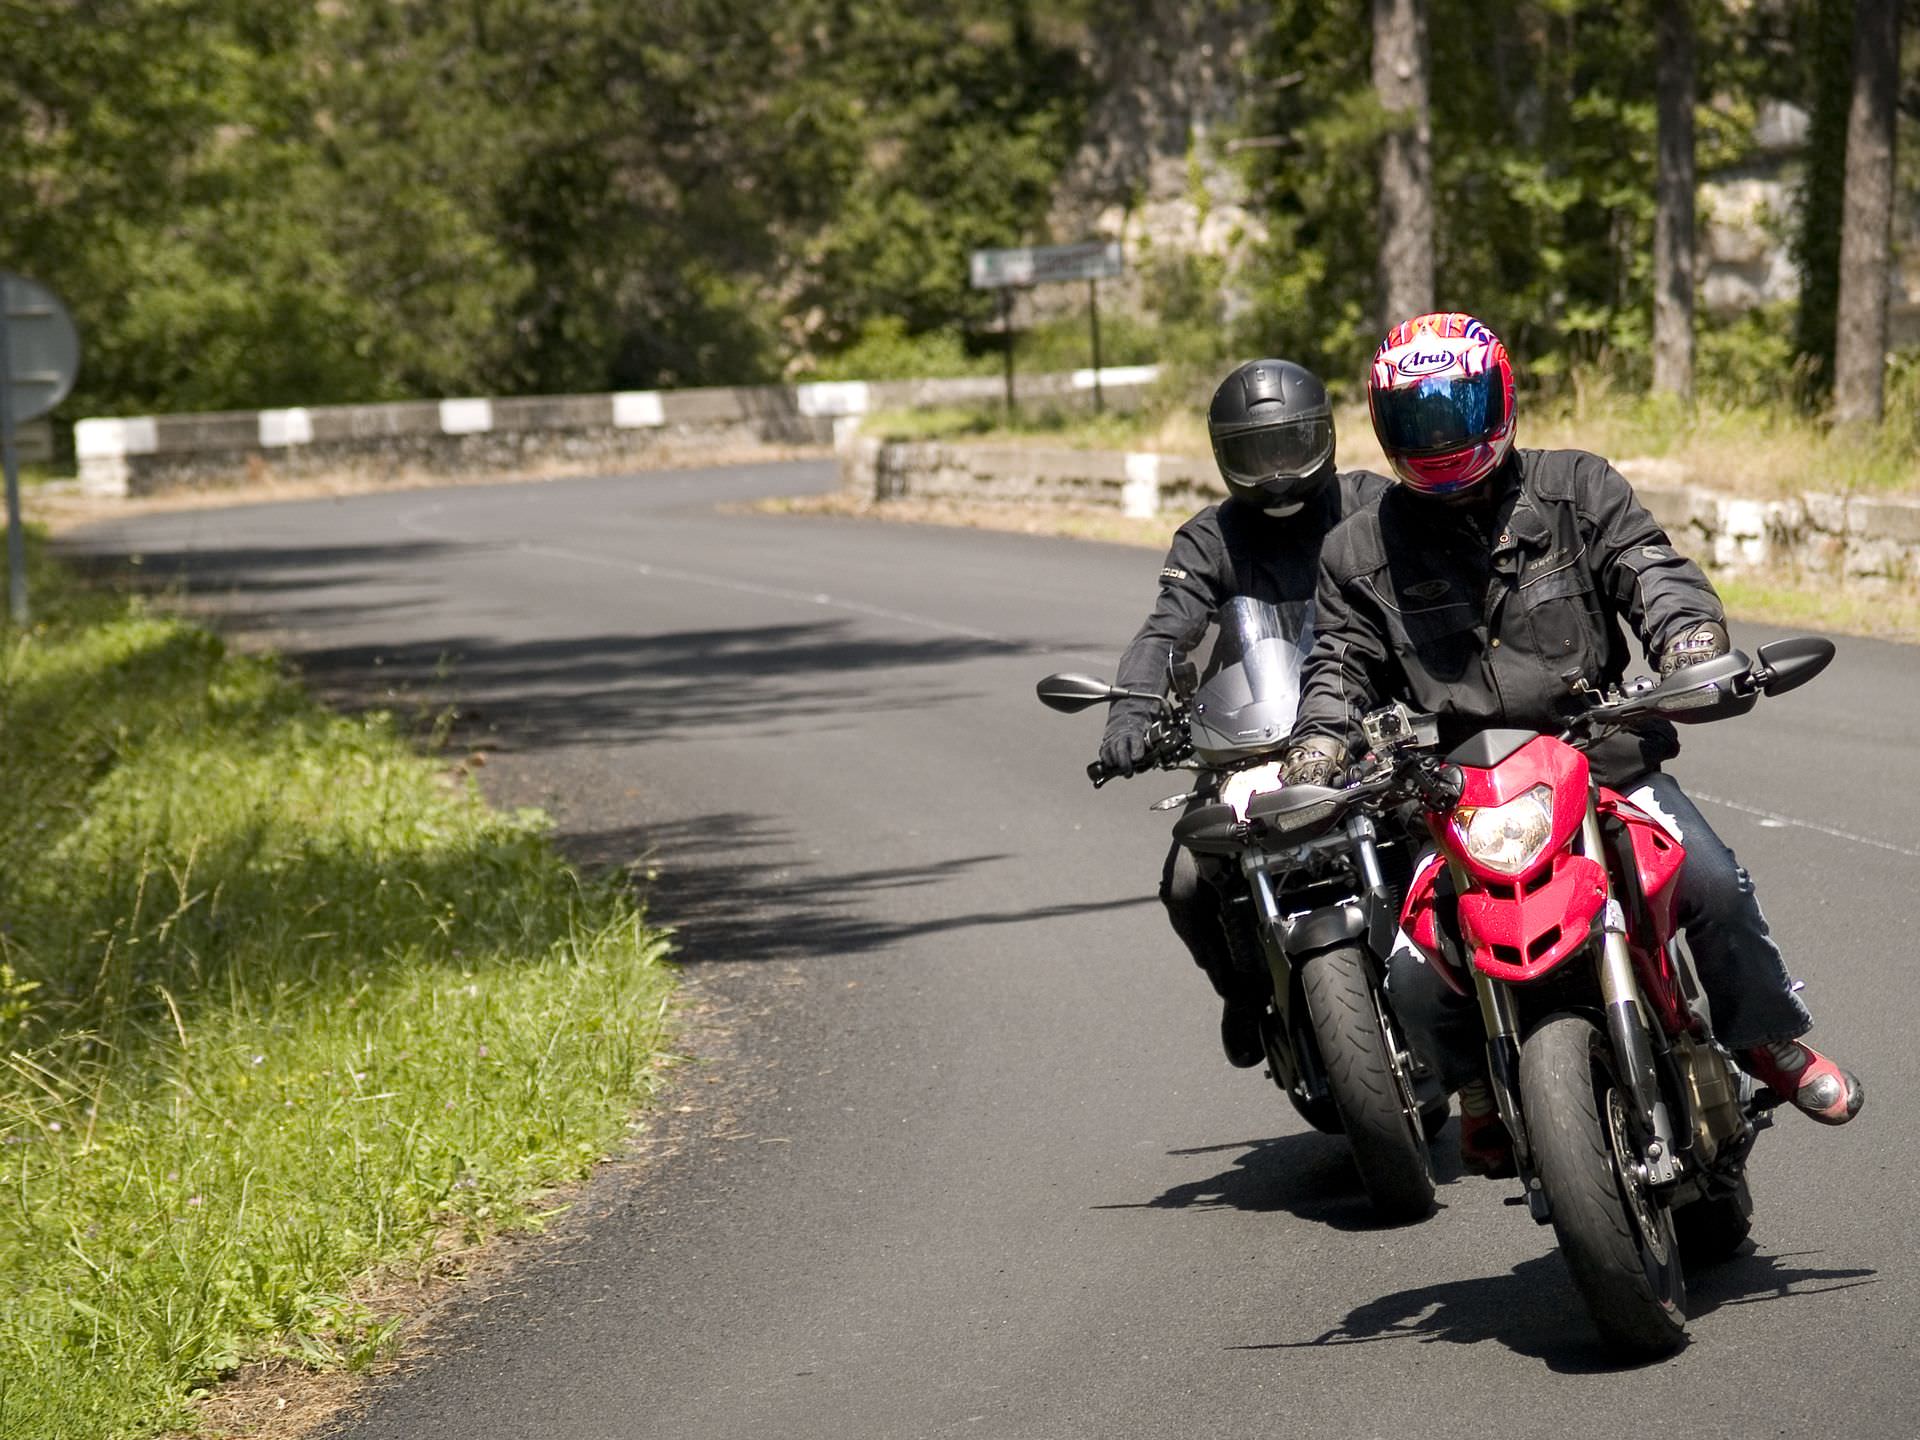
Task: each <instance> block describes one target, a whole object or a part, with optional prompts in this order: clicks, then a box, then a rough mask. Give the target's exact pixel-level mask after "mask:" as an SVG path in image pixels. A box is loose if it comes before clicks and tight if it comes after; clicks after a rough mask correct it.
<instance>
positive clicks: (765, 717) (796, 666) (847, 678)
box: [74, 541, 1039, 752]
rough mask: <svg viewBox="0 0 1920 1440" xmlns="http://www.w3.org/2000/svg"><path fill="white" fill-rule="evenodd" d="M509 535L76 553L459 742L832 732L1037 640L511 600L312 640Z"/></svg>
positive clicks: (362, 704) (388, 607)
mask: <svg viewBox="0 0 1920 1440" xmlns="http://www.w3.org/2000/svg"><path fill="white" fill-rule="evenodd" d="M499 548H502V547H500V546H490V545H472V544H466V543H457V544H456V543H453V542H438V541H419V542H411V541H396V542H391V543H385V544H365V545H325V546H310V547H298V546H289V547H284V548H283V547H267V546H236V547H232V548H226V549H222V548H218V547H205V548H194V549H172V550H140V551H137V552H136V551H135V550H133V549H131V548H127V549H119V550H110V549H99V548H96V549H92V550H88V551H85V552H80V553H77V554H76V555H75V557H74V558H75V559H76V561H77V563H80V564H82V565H84V566H86V567H87V568H89V569H91V570H93V571H95V572H96V573H100V574H106V575H112V576H113V577H115V578H116V579H118V580H121V581H128V582H131V583H133V584H135V585H137V586H139V587H141V588H146V589H151V590H161V591H166V590H171V591H177V592H181V593H183V594H184V596H185V598H186V603H187V604H188V605H189V607H190V608H191V609H193V610H195V611H196V612H198V613H200V614H203V615H205V616H207V617H208V618H210V619H212V620H213V621H215V622H216V623H217V624H218V625H219V626H220V628H222V629H223V630H226V631H228V632H229V633H237V634H241V635H245V634H249V633H252V634H256V635H265V636H267V637H269V638H271V639H272V640H273V641H274V642H275V643H278V644H281V645H284V646H285V647H286V649H287V653H288V655H289V658H290V659H292V660H293V661H294V663H295V664H297V665H298V667H299V668H300V670H301V672H302V673H303V674H304V675H305V676H306V677H307V679H308V681H309V683H310V684H311V685H312V687H313V688H314V689H315V690H316V691H317V692H318V693H319V694H320V695H321V696H322V697H323V698H324V699H325V700H327V701H328V702H329V703H330V704H333V705H335V706H338V707H340V708H345V709H360V708H368V707H380V708H389V709H398V710H403V711H415V712H421V713H433V712H438V711H442V710H445V709H448V708H449V707H451V708H452V709H454V710H455V711H456V712H457V719H458V721H459V722H460V726H461V728H460V730H459V731H458V732H457V733H458V735H459V737H460V738H461V739H465V740H478V739H481V738H487V739H490V740H492V741H494V742H497V743H501V744H506V745H510V746H512V747H514V748H516V749H521V750H525V751H529V752H531V751H537V750H542V749H549V748H554V747H558V746H562V745H578V744H623V743H629V742H633V741H638V740H645V739H650V738H654V737H657V736H661V735H665V734H671V733H677V732H682V731H686V730H689V729H694V728H709V729H711V728H719V727H727V728H742V729H751V730H752V731H753V732H754V734H755V735H756V736H758V737H762V738H766V739H769V740H772V739H777V738H778V737H779V736H781V735H783V734H787V733H791V732H793V731H794V730H797V729H799V728H801V727H803V726H804V727H806V728H808V729H810V730H814V731H818V730H819V729H821V728H822V727H823V725H826V726H830V725H831V724H832V722H833V718H834V717H835V716H837V715H845V716H849V717H851V716H853V715H855V714H871V713H875V712H878V711H883V710H885V711H897V710H911V709H919V708H922V707H926V706H931V705H938V704H940V703H943V702H945V701H947V700H950V699H952V698H954V695H953V692H951V691H943V690H941V689H939V688H938V687H937V686H936V685H933V684H930V683H929V681H928V679H927V677H928V675H929V674H930V673H932V672H936V671H938V670H939V669H940V668H941V667H944V666H949V665H954V664H959V663H963V662H966V661H969V660H974V659H977V658H980V657H982V656H987V655H1022V654H1030V653H1035V652H1036V650H1037V649H1038V648H1039V647H1036V646H1030V645H1026V644H1023V643H1019V642H1013V641H1004V640H994V639H984V638H975V637H971V636H966V635H945V634H928V635H920V636H909V637H898V636H874V635H871V634H862V633H860V631H859V629H858V628H857V622H856V621H854V620H852V619H848V618H838V617H836V618H831V619H826V618H823V619H821V620H818V621H801V622H794V623H786V624H778V625H765V626H757V627H727V628H723V627H714V628H710V629H694V630H680V631H671V632H666V633H651V634H650V633H635V631H610V632H605V633H598V634H591V635H575V636H564V637H555V638H525V637H522V636H520V635H516V634H514V633H512V626H513V625H514V623H515V622H514V619H513V617H512V616H511V615H508V616H507V617H506V618H505V619H504V620H502V621H501V622H500V623H501V625H502V627H503V629H502V633H495V634H488V633H484V632H482V631H479V630H476V629H463V630H462V631H461V632H459V633H450V634H442V635H434V636H430V637H424V638H409V639H407V640H404V641H400V642H398V643H356V644H344V645H335V646H314V645H312V644H311V643H310V639H311V637H313V636H315V635H319V634H324V633H326V632H328V631H330V630H331V631H334V632H336V633H337V632H338V631H339V630H340V629H341V628H342V627H343V626H351V625H354V624H355V623H357V622H373V621H376V620H382V619H384V618H386V617H390V616H392V615H394V614H395V613H397V612H399V611H402V610H407V609H416V608H418V607H419V606H420V605H421V604H423V603H424V602H425V600H426V599H428V598H430V595H429V592H428V591H424V590H423V589H422V588H421V586H422V584H423V581H422V578H421V576H422V572H423V570H425V569H426V568H427V567H428V566H430V564H431V562H433V561H435V560H437V559H440V558H443V557H446V556H451V555H456V554H457V555H458V556H459V558H461V559H463V560H480V561H482V562H483V561H484V555H485V553H486V552H487V551H488V550H493V549H499ZM506 548H511V547H506ZM136 554H137V562H136V559H135V556H136ZM434 593H437V591H436V592H434ZM349 596H350V597H353V598H351V599H348V598H346V597H349ZM411 628H413V629H414V630H415V631H416V632H417V631H418V630H419V629H420V628H423V627H421V626H420V625H419V624H418V623H417V622H416V623H415V624H414V625H413V626H412V627H411ZM636 628H637V629H638V628H639V627H636Z"/></svg>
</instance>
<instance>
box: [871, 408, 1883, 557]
mask: <svg viewBox="0 0 1920 1440" xmlns="http://www.w3.org/2000/svg"><path fill="white" fill-rule="evenodd" d="M840 456H841V474H842V479H843V482H844V484H845V486H846V488H847V489H848V490H849V491H850V492H853V493H856V494H858V495H860V496H861V497H863V498H865V497H871V498H872V499H874V500H879V501H885V500H890V499H894V498H898V497H913V498H917V499H938V500H985V501H994V502H999V503H1011V504H1031V505H1040V506H1046V505H1058V506H1076V507H1089V508H1112V509H1117V510H1119V511H1121V512H1122V513H1124V514H1126V515H1131V516H1137V517H1141V518H1149V517H1152V516H1154V515H1157V514H1162V513H1166V514H1172V515H1186V514H1190V513H1192V512H1193V511H1194V510H1197V509H1199V508H1200V507H1201V506H1202V505H1206V504H1209V503H1211V502H1213V501H1215V500H1219V499H1221V498H1223V497H1224V495H1225V494H1226V490H1225V487H1224V486H1223V485H1222V484H1221V482H1220V479H1219V476H1218V474H1217V473H1216V471H1215V470H1214V467H1213V464H1212V462H1211V461H1209V460H1202V459H1197V458H1195V457H1193V456H1188V455H1157V454H1151V453H1142V452H1132V453H1123V452H1119V451H1106V450H1068V449H1047V448H1042V447H1038V446H1027V445H1009V444H982V443H964V442H963V443H955V442H944V441H943V442H928V441H888V440H880V439H875V438H873V437H870V436H861V435H857V434H850V435H848V436H847V437H845V440H844V443H843V444H842V446H841V450H840ZM1620 469H1621V471H1622V472H1623V473H1624V474H1626V475H1627V477H1628V478H1629V479H1630V480H1632V481H1633V483H1634V488H1635V490H1636V492H1637V493H1638V494H1639V496H1640V499H1641V501H1642V503H1644V504H1645V505H1646V507H1647V508H1648V509H1649V510H1650V511H1652V512H1653V515H1654V517H1655V518H1656V519H1658V520H1659V521H1660V523H1661V524H1662V525H1664V526H1665V527H1666V528H1667V531H1668V533H1669V534H1670V535H1671V536H1672V537H1673V540H1674V543H1675V544H1676V545H1678V546H1679V547H1680V548H1681V549H1682V550H1685V551H1687V552H1688V553H1690V554H1694V555H1698V556H1699V557H1700V558H1701V559H1703V560H1707V561H1710V562H1711V563H1712V564H1714V565H1716V566H1719V567H1723V568H1726V569H1733V570H1753V569H1761V568H1778V567H1802V568H1805V569H1808V570H1812V571H1816V572H1818V573H1821V574H1826V575H1834V576H1844V577H1846V578H1849V579H1859V580H1868V581H1876V580H1878V581H1888V580H1904V579H1908V578H1910V577H1912V576H1914V575H1917V574H1920V501H1914V500H1903V499H1890V498H1869V497H1866V496H1859V495H1852V496H1849V495H1822V494H1810V495H1798V496H1794V497H1791V498H1789V499H1783V500H1756V499H1748V498H1746V497H1744V496H1737V495H1728V494H1725V493H1722V492H1719V491H1714V490H1709V489H1707V488H1705V487H1704V486H1699V485H1693V484H1690V483H1688V482H1687V480H1686V477H1685V475H1684V473H1683V472H1681V471H1680V470H1679V469H1678V467H1677V466H1674V465H1672V464H1671V463H1670V462H1665V461H1656V460H1643V461H1633V460H1627V461H1623V462H1621V465H1620Z"/></svg>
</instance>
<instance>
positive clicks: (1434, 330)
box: [1367, 311, 1514, 495]
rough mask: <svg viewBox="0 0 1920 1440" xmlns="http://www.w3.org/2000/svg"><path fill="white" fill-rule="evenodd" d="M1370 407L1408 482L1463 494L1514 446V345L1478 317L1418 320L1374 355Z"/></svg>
mask: <svg viewBox="0 0 1920 1440" xmlns="http://www.w3.org/2000/svg"><path fill="white" fill-rule="evenodd" d="M1367 408H1368V410H1369V411H1371V413H1372V415H1373V431H1374V434H1375V435H1376V436H1378V437H1379V440H1380V448H1381V450H1382V451H1384V452H1385V454H1386V457H1387V463H1388V464H1389V465H1391V466H1392V467H1393V473H1394V474H1395V475H1397V476H1399V477H1400V480H1401V482H1402V483H1403V484H1405V485H1407V486H1408V487H1410V488H1411V489H1414V490H1418V491H1420V492H1421V493H1422V494H1425V495H1457V494H1459V493H1460V492H1461V491H1463V490H1466V489H1469V488H1471V487H1472V486H1475V485H1478V484H1479V483H1480V482H1481V481H1483V480H1485V479H1486V478H1487V476H1489V475H1491V474H1492V473H1493V472H1494V471H1495V470H1497V469H1499V467H1500V462H1501V461H1502V460H1505V459H1506V458H1507V452H1508V451H1509V450H1510V449H1512V448H1513V428H1514V415H1513V365H1512V362H1511V361H1509V360H1508V359H1507V347H1506V346H1505V345H1503V344H1501V343H1500V337H1499V336H1498V335H1495V334H1494V333H1493V332H1492V331H1491V330H1489V329H1488V328H1487V327H1486V326H1485V325H1482V324H1481V323H1480V322H1479V321H1478V320H1476V319H1474V318H1473V316H1471V315H1463V314H1460V313H1459V312H1457V311H1454V312H1447V313H1440V314H1432V315H1417V316H1415V317H1414V318H1413V319H1411V320H1408V321H1405V322H1403V323H1401V324H1399V325H1396V326H1394V327H1393V329H1392V330H1390V331H1388V332H1387V338H1386V339H1385V340H1383V341H1381V342H1380V348H1379V349H1378V350H1376V351H1374V354H1373V373H1372V374H1371V376H1369V377H1368V381H1367Z"/></svg>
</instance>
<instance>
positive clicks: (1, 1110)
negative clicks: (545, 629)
mask: <svg viewBox="0 0 1920 1440" xmlns="http://www.w3.org/2000/svg"><path fill="white" fill-rule="evenodd" d="M34 581H35V592H36V593H35V603H36V607H37V613H38V614H40V615H42V616H45V617H46V618H45V619H44V620H42V622H41V623H40V624H39V625H38V626H37V627H36V628H35V629H34V631H33V632H32V633H30V634H26V635H19V634H10V635H9V636H8V637H7V638H6V644H5V649H4V652H3V653H0V766H4V776H5V783H4V785H0V1057H3V1058H0V1065H3V1066H4V1069H0V1435H5V1436H21V1437H27V1436H32V1437H47V1436H55V1435H59V1436H69V1435H70V1436H120V1435H126V1436H133V1435H144V1434H149V1433H151V1432H153V1431H154V1430H156V1429H159V1428H162V1427H165V1426H168V1425H171V1424H177V1423H181V1422H182V1421H183V1420H185V1419H186V1418H187V1417H188V1409H187V1405H186V1402H187V1400H188V1398H189V1397H190V1395H191V1394H192V1393H193V1392H194V1390H195V1389H196V1388H197V1387H200V1386H204V1385H205V1384H206V1383H208V1382H209V1381H211V1380H213V1379H215V1378H216V1377H218V1376H220V1375H221V1374H223V1373H225V1372H227V1371H228V1370H230V1369H232V1368H233V1367H234V1366H235V1365H237V1364H238V1363H240V1362H241V1361H242V1360H244V1359H246V1358H248V1357H251V1356H259V1355H264V1354H273V1353H285V1354H292V1355H295V1356H299V1357H303V1358H305V1359H308V1360H310V1361H312V1362H314V1363H319V1364H328V1365H332V1364H360V1363H364V1361H365V1360H366V1359H367V1358H369V1356H371V1355H372V1354H373V1353H374V1351H375V1350H376V1349H377V1348H378V1346H379V1344H380V1343H381V1341H382V1339H383V1338H384V1336H385V1334H386V1331H387V1329H388V1322H386V1321H385V1320H383V1318H382V1317H380V1316H377V1315H374V1314H372V1313H370V1312H369V1311H368V1310H367V1309H365V1308H364V1306H363V1305H362V1304H361V1303H360V1302H359V1301H358V1300H357V1299H356V1295H357V1294H359V1293H360V1290H359V1287H360V1286H361V1284H362V1283H363V1282H364V1280H365V1279H366V1277H367V1276H368V1275H369V1273H370V1272H371V1271H372V1270H373V1269H374V1268H375V1267H377V1266H381V1265H386V1264H393V1263H401V1264H408V1263H425V1262H426V1261H427V1259H428V1258H429V1256H430V1255H431V1253H432V1252H433V1250H434V1248H435V1247H436V1245H437V1244H438V1243H440V1241H441V1240H442V1239H443V1238H444V1236H445V1235H446V1233H447V1231H448V1227H454V1229H456V1230H457V1231H464V1232H465V1233H467V1234H469V1235H478V1234H481V1233H484V1232H486V1231H488V1230H490V1229H491V1228H493V1227H496V1226H502V1225H512V1224H518V1223H524V1222H526V1221H528V1220H529V1219H530V1218H531V1217H532V1216H533V1214H534V1210H533V1207H534V1206H535V1205H536V1204H537V1197H538V1195H539V1193H540V1191H541V1190H542V1188H543V1187H548V1186H551V1185H553V1184H555V1183H556V1182H560V1181H564V1180H567V1179H569V1178H573V1177H576V1176H578V1175H580V1174H581V1173H582V1172H583V1171H584V1170H585V1169H586V1168H587V1166H588V1165H589V1164H590V1163H591V1162H592V1161H593V1160H594V1159H595V1158H596V1157H598V1156H600V1155H601V1154H603V1153H604V1152H605V1151H606V1150H607V1149H608V1147H609V1146H610V1145H612V1144H613V1143H614V1142H615V1140H616V1138H617V1137H618V1135H619V1134H620V1132H621V1130H622V1128H623V1125H624V1123H625V1119H626V1117H627V1115H628V1114H629V1113H630V1110H631V1108H632V1106H633V1105H634V1103H635V1101H636V1099H637V1098H638V1097H640V1096H643V1095H644V1094H645V1093H646V1091H647V1089H648V1088H649V1086H650V1084H651V1083H652V1081H653V1079H654V1077H655V1076H656V1075H657V1073H658V1067H659V1053H658V1047H659V1046H660V1045H661V1043H662V1036H663V1019H664V1009H665V1006H666V1003H667V996H668V991H669V980H668V975H667V972H666V970H665V968H664V967H663V965H662V941H661V939H660V936H659V935H658V933H657V932H655V931H652V930H650V929H648V928H647V926H646V925H645V924H644V923H643V919H642V917H641V915H640V914H639V913H637V911H636V910H635V909H634V907H633V905H632V904H631V902H630V901H629V900H628V899H627V898H626V897H625V896H624V895H623V894H622V893H621V892H620V891H619V890H617V889H616V888H614V887H613V886H611V885H609V884H603V883H599V882H596V881H592V880H587V879H583V878H582V877H580V876H579V875H577V874H575V873H574V872H573V871H571V870H570V869H569V868H568V867H567V866H566V865H565V864H564V863H563V862H562V861H561V860H560V859H559V858H558V857H557V855H556V854H555V852H554V851H553V849H552V847H551V845H550V843H549V842H548V840H547V839H546V838H545V835H544V833H543V824H542V821H541V820H540V818H539V817H538V816H536V815H533V814H530V813H522V814H515V815H501V814H498V813H495V812H492V811H490V810H489V809H487V807H486V806H485V805H484V804H482V803H481V802H480V800H479V799H478V798H477V797H476V796H474V795H472V794H470V793H467V792H466V791H465V790H464V789H462V788H459V787H456V786H455V785H453V784H451V783H450V782H449V781H447V780H446V779H445V778H444V776H443V773H442V771H441V770H440V768H439V767H437V766H436V765H434V764H433V763H431V762H430V761H429V760H427V759H424V758H421V757H420V756H418V755H416V754H415V753H414V752H413V750H412V748H411V747H410V745H409V744H408V743H407V741H406V740H405V738H404V737H403V736H402V735H401V734H399V733H397V731H396V728H395V726H394V724H393V723H392V722H391V721H390V720H388V719H387V718H385V717H381V716H370V717H362V718H351V719H349V718H342V717H338V716H332V715H328V714H325V713H323V712H321V711H319V710H318V709H316V708H315V707H314V706H313V705H312V704H311V703H310V702H309V701H308V700H307V699H306V698H305V697H304V695H303V694H302V693H301V692H300V690H299V689H298V688H297V687H296V686H295V685H294V684H292V683H291V682H290V681H289V680H288V679H287V677H286V676H285V675H284V674H283V673H282V672H281V671H280V670H279V669H278V668H277V667H276V666H274V665H273V664H272V663H270V662H268V661H265V660H261V659H255V658H245V657H238V656H233V655H229V654H227V653H226V652H225V651H224V649H223V647H222V645H221V644H220V642H219V641H218V640H217V639H215V638H214V637H212V636H210V635H209V634H207V633H205V632H204V631H201V630H198V629H195V628H194V627H192V626H189V625H187V624H185V623H183V622H181V621H179V620H175V619H169V618H165V617H163V616H159V615H155V614H150V613H146V612H145V611H144V610H143V609H142V608H141V607H140V606H139V605H138V604H136V603H132V602H128V601H125V600H120V599H115V598H112V597H107V596H101V595H97V594H92V593H89V592H87V591H85V590H84V589H82V588H80V587H79V586H77V585H76V584H75V583H74V582H73V581H72V580H71V579H70V578H68V577H66V576H64V575H63V574H61V572H59V571H57V570H53V569H50V568H47V567H44V566H39V567H37V568H36V573H35V575H34Z"/></svg>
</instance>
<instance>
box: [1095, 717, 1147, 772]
mask: <svg viewBox="0 0 1920 1440" xmlns="http://www.w3.org/2000/svg"><path fill="white" fill-rule="evenodd" d="M1152 748H1153V746H1152V745H1151V744H1150V743H1149V741H1148V739H1147V722H1146V721H1144V720H1120V721H1117V722H1116V723H1114V724H1113V725H1111V726H1109V727H1108V729H1107V733H1106V734H1105V735H1103V736H1101V737H1100V763H1101V764H1102V765H1103V766H1105V767H1106V768H1107V769H1108V770H1111V771H1112V772H1113V773H1114V774H1116V775H1131V774H1133V772H1134V771H1136V770H1138V769H1140V768H1141V767H1142V766H1143V765H1145V764H1146V762H1147V755H1148V753H1149V752H1150V751H1151V750H1152Z"/></svg>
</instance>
